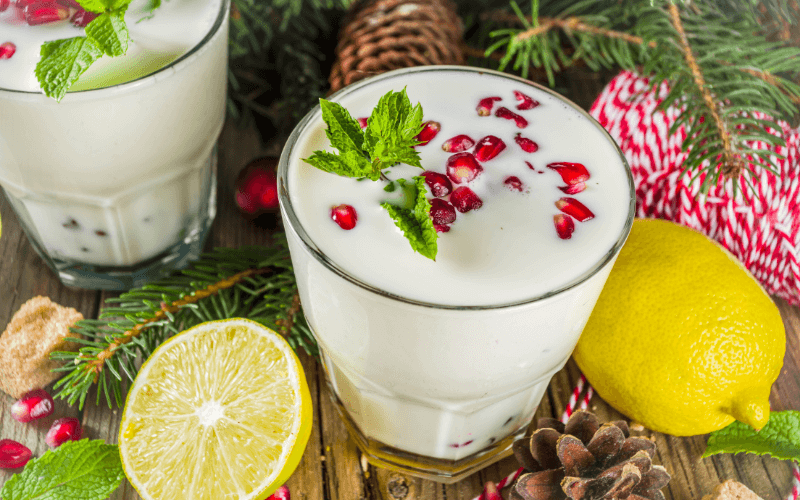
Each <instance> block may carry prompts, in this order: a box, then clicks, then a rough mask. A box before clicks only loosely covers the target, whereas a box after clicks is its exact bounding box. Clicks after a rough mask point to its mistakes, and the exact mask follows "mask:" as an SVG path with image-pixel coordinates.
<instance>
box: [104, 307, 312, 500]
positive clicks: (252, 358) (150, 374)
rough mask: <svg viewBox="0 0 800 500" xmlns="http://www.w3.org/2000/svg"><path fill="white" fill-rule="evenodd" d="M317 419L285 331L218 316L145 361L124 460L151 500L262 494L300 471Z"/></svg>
mask: <svg viewBox="0 0 800 500" xmlns="http://www.w3.org/2000/svg"><path fill="white" fill-rule="evenodd" d="M311 421H312V409H311V396H310V393H309V390H308V384H307V383H306V379H305V375H304V373H303V369H302V366H301V365H300V361H299V360H298V359H297V356H296V355H295V353H294V352H293V351H292V348H291V347H290V346H289V345H288V344H287V343H286V341H285V340H284V339H283V337H281V336H280V335H278V334H277V333H275V332H274V331H272V330H270V329H268V328H266V327H264V326H262V325H260V324H259V323H256V322H254V321H251V320H247V319H228V320H220V321H210V322H207V323H203V324H200V325H197V326H195V327H193V328H190V329H189V330H186V331H184V332H182V333H180V334H178V335H176V336H174V337H172V338H171V339H169V340H168V341H167V342H165V343H164V344H162V345H161V346H159V347H158V348H157V349H156V350H155V351H154V352H153V354H152V355H151V356H150V357H149V358H148V359H147V361H145V363H144V364H143V365H142V368H141V370H140V371H139V374H138V375H137V377H136V379H135V381H134V383H133V386H132V387H131V389H130V392H129V393H128V398H127V402H126V404H125V409H124V411H123V415H122V421H121V423H120V436H119V450H120V457H121V459H122V465H123V468H124V470H125V475H126V476H127V477H128V480H129V481H130V482H131V484H132V485H133V487H134V488H135V489H136V490H137V491H138V492H139V494H140V495H141V496H142V498H144V499H145V500H171V499H182V498H191V499H193V500H201V499H209V500H210V499H214V500H229V499H230V500H233V499H235V500H262V499H264V498H266V497H267V496H268V495H270V494H271V493H272V492H273V491H275V490H276V489H277V488H278V487H279V486H280V485H281V484H283V483H284V482H285V481H286V479H288V477H289V476H290V475H291V474H292V472H294V469H295V468H296V467H297V465H298V463H299V462H300V459H301V457H302V455H303V451H304V449H305V446H306V443H307V442H308V438H309V436H310V434H311Z"/></svg>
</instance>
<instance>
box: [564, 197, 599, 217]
mask: <svg viewBox="0 0 800 500" xmlns="http://www.w3.org/2000/svg"><path fill="white" fill-rule="evenodd" d="M556 208H557V209H559V210H561V211H562V212H564V213H565V214H567V215H571V216H572V217H574V218H575V219H577V220H578V222H586V221H587V220H589V219H594V214H593V213H592V211H591V210H589V209H588V208H586V205H584V204H583V203H581V202H579V201H578V200H576V199H575V198H566V197H564V198H561V199H559V200H558V201H556Z"/></svg>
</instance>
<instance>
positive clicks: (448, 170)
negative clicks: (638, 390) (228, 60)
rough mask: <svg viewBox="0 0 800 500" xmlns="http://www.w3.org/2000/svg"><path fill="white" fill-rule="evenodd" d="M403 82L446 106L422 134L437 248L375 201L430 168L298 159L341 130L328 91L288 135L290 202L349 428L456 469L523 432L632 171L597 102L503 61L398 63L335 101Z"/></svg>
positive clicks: (582, 301) (607, 261)
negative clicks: (431, 251)
mask: <svg viewBox="0 0 800 500" xmlns="http://www.w3.org/2000/svg"><path fill="white" fill-rule="evenodd" d="M403 88H405V89H406V92H407V94H408V96H409V98H410V100H411V102H412V103H416V102H419V103H420V104H421V105H422V109H423V111H424V120H426V121H430V122H436V124H433V125H432V124H431V123H428V124H427V125H426V127H425V128H424V129H423V134H428V135H427V136H426V137H425V139H428V138H429V137H430V136H431V135H433V133H434V132H435V131H436V130H438V133H437V134H435V137H433V138H432V139H431V140H430V142H427V144H424V145H418V146H416V150H417V151H418V152H419V154H420V158H421V164H422V167H423V169H424V170H425V174H424V177H425V178H426V185H427V187H428V189H427V190H428V195H427V196H428V197H429V198H430V199H431V200H434V201H432V203H431V206H432V208H431V217H432V219H433V222H434V224H435V225H436V226H438V227H437V230H438V231H439V233H438V254H437V255H436V259H435V261H434V260H431V259H427V258H424V257H423V256H422V255H420V254H419V253H415V252H414V251H413V250H412V249H411V247H410V246H409V244H408V242H407V241H405V239H404V238H403V235H402V233H401V231H400V230H398V228H397V227H396V226H395V224H394V223H393V221H392V220H391V218H390V217H389V216H388V215H387V214H386V211H385V210H384V208H382V207H381V206H380V203H381V202H382V201H386V200H387V199H391V198H392V197H397V196H399V195H398V192H397V190H396V191H394V192H387V191H390V190H391V188H387V187H386V186H387V185H388V184H389V183H390V182H394V181H396V180H397V179H398V178H406V179H410V178H411V177H412V176H419V175H421V174H422V170H420V169H419V168H416V167H411V166H408V165H397V166H394V167H392V168H391V169H388V170H387V171H386V172H385V177H386V179H383V180H381V181H379V182H370V181H368V180H363V181H359V180H357V179H353V178H347V177H341V176H337V175H335V174H332V173H327V172H324V171H322V170H319V169H316V168H314V167H312V166H311V165H309V164H307V163H305V162H303V161H302V159H304V158H308V157H309V156H311V154H312V152H313V151H315V150H323V149H326V148H328V147H329V144H330V143H329V141H328V139H327V138H326V135H325V123H324V122H323V121H322V119H321V112H320V109H319V108H317V109H316V110H313V111H312V112H310V113H309V114H308V115H307V116H306V117H305V118H304V119H303V121H302V122H301V123H300V124H299V125H298V127H297V128H296V130H295V131H294V133H293V134H292V136H291V138H290V139H289V141H288V143H287V145H286V146H285V149H284V151H283V155H282V157H281V162H280V168H279V175H278V177H279V190H280V201H281V209H282V216H283V219H284V222H285V226H286V232H287V236H288V240H289V244H290V250H291V256H292V262H293V265H294V269H295V274H296V276H297V283H298V288H299V292H300V296H301V301H302V304H303V310H304V312H305V315H306V317H307V319H308V322H309V324H310V326H311V328H312V329H313V331H314V333H315V336H316V338H317V340H318V341H319V345H320V347H321V352H322V361H323V364H324V366H325V370H326V374H327V377H328V382H329V384H330V387H331V389H332V392H333V394H334V398H335V401H336V404H337V407H338V408H339V410H340V413H341V415H342V417H343V418H344V421H345V423H346V424H347V426H348V428H349V430H350V432H351V434H352V436H353V437H354V438H355V440H356V442H357V444H358V445H359V447H360V448H361V449H362V450H363V451H364V453H365V454H366V455H367V456H368V458H369V459H370V460H371V461H373V462H374V463H376V464H379V465H383V466H388V467H392V468H396V469H400V470H404V471H406V472H409V473H411V474H415V475H418V476H422V477H428V478H431V479H435V480H439V481H443V482H452V481H456V480H458V479H460V478H462V477H464V476H465V475H467V474H469V473H471V472H474V471H476V470H477V469H479V468H481V467H483V466H485V465H487V464H489V463H491V462H493V461H495V460H498V459H499V458H502V457H503V456H506V455H507V454H508V453H510V447H511V443H512V441H513V440H514V439H515V438H516V437H519V436H520V435H522V434H523V433H524V432H525V430H526V427H527V426H528V424H529V423H530V421H531V419H532V417H533V414H534V412H535V411H536V408H537V406H538V404H539V401H540V400H541V398H542V396H543V395H544V393H545V390H546V388H547V385H548V383H549V381H550V378H551V377H552V376H553V374H554V373H555V372H556V371H558V370H559V369H560V368H561V367H563V366H564V364H565V363H566V361H567V359H568V358H569V356H570V354H571V352H572V350H573V348H574V347H575V344H576V343H577V341H578V337H579V336H580V333H581V331H582V329H583V327H584V325H585V323H586V321H587V319H588V317H589V314H590V313H591V310H592V307H593V306H594V304H595V301H596V299H597V297H598V295H599V293H600V290H601V288H602V287H603V284H604V283H605V281H606V278H607V276H608V273H609V271H610V270H611V267H612V265H613V263H614V261H615V259H616V256H617V253H618V252H619V250H620V248H621V246H622V244H623V243H624V241H625V239H626V238H627V235H628V232H629V229H630V226H631V223H632V221H633V214H634V191H633V181H632V178H631V175H630V170H629V168H628V166H627V164H626V162H625V159H624V157H623V156H622V153H621V152H620V150H619V148H618V147H617V146H616V144H615V143H614V142H613V140H612V139H611V138H610V137H609V135H608V134H607V133H606V132H605V131H604V130H603V129H602V127H600V125H599V124H598V123H597V122H595V121H594V120H593V119H592V118H591V117H589V115H587V114H586V113H585V112H583V111H582V110H580V109H579V108H577V107H576V106H575V105H574V104H572V103H571V102H569V101H567V100H566V99H564V98H562V97H561V96H559V95H557V94H555V93H553V92H552V91H550V90H547V89H545V88H543V87H540V86H537V85H534V84H531V83H530V82H528V81H526V80H523V79H520V78H516V77H513V76H509V75H507V74H503V73H498V72H494V71H487V70H483V69H477V68H467V67H448V66H438V67H435V66H434V67H423V68H413V69H406V70H398V71H393V72H389V73H386V74H383V75H381V76H377V77H373V78H370V79H367V80H363V81H361V82H358V83H356V84H353V85H351V86H349V87H347V88H345V89H343V90H342V91H340V92H338V93H337V94H335V95H334V96H332V97H331V100H333V101H336V102H338V103H340V104H342V105H343V106H344V107H345V108H347V109H348V110H349V111H350V112H351V113H352V115H353V117H354V118H356V117H366V116H369V114H370V111H371V110H372V109H373V107H374V106H375V105H376V103H377V102H378V100H379V98H380V97H381V96H383V95H384V94H386V93H387V92H389V91H400V90H402V89H403ZM443 178H445V179H443ZM435 200H439V201H435ZM453 218H454V219H453ZM348 228H349V229H348Z"/></svg>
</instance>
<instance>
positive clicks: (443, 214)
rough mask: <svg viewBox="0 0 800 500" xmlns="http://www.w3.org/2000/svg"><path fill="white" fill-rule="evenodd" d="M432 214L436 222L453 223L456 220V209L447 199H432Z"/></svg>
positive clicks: (441, 223)
mask: <svg viewBox="0 0 800 500" xmlns="http://www.w3.org/2000/svg"><path fill="white" fill-rule="evenodd" d="M430 215H431V220H432V221H433V223H434V224H438V225H441V226H443V225H445V224H452V223H453V221H455V220H456V209H455V208H453V205H451V204H449V203H447V202H446V201H444V200H440V199H439V198H434V199H432V200H431V213H430Z"/></svg>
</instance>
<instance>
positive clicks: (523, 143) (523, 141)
mask: <svg viewBox="0 0 800 500" xmlns="http://www.w3.org/2000/svg"><path fill="white" fill-rule="evenodd" d="M514 142H516V143H517V144H519V147H521V148H522V150H523V151H525V152H526V153H535V152H537V151H539V145H538V144H536V142H534V141H532V140H531V139H528V138H527V137H522V134H517V135H515V136H514Z"/></svg>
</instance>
